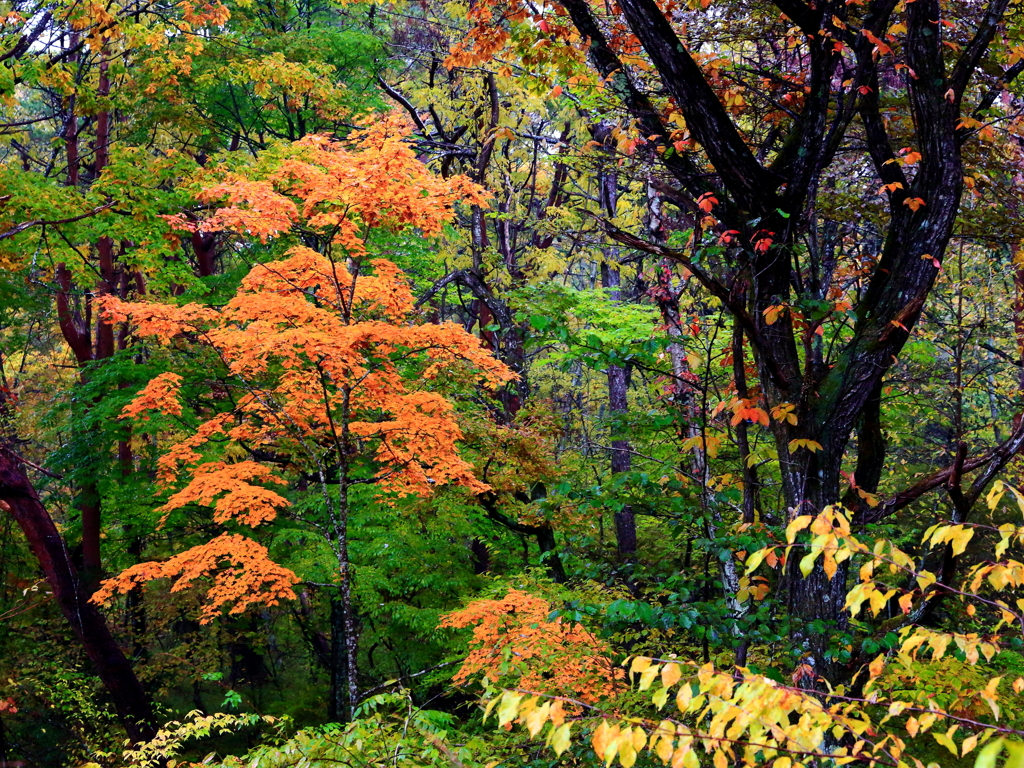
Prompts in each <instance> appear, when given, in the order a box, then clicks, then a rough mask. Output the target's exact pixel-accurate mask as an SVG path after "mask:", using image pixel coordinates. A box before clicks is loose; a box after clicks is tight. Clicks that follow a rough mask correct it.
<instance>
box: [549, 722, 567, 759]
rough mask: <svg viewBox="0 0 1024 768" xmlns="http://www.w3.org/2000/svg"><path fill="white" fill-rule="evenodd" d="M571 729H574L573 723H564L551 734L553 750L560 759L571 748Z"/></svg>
mask: <svg viewBox="0 0 1024 768" xmlns="http://www.w3.org/2000/svg"><path fill="white" fill-rule="evenodd" d="M570 728H572V723H563V724H562V725H560V726H559V727H558V728H555V729H554V731H552V733H551V748H552V749H553V750H555V754H556V755H558V756H559V757H561V756H562V753H563V752H565V750H567V749H568V748H569V744H570V739H569V736H570V734H569V730H570Z"/></svg>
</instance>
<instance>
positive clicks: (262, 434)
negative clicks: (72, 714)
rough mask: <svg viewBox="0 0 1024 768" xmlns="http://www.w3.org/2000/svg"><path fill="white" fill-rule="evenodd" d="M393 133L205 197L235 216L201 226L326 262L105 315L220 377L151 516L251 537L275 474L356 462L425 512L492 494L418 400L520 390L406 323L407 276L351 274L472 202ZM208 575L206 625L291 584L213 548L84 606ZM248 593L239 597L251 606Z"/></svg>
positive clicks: (167, 398) (428, 330)
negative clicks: (294, 239)
mask: <svg viewBox="0 0 1024 768" xmlns="http://www.w3.org/2000/svg"><path fill="white" fill-rule="evenodd" d="M400 128H401V126H400V124H399V122H398V121H396V120H393V119H386V120H382V121H380V122H379V123H378V124H375V125H374V126H372V127H369V128H367V129H366V130H364V131H362V132H361V133H360V134H358V136H357V138H356V142H355V146H354V148H349V147H347V146H345V145H342V144H340V143H338V142H331V141H328V140H327V139H323V138H320V137H310V138H307V139H305V140H303V141H301V142H297V143H296V145H294V147H293V149H294V150H295V152H296V153H297V154H295V155H294V156H289V157H288V158H287V159H286V160H285V161H284V162H282V163H280V164H279V165H278V166H275V167H274V168H273V169H272V171H271V172H270V174H269V178H258V179H255V180H253V179H244V178H241V177H237V176H234V177H232V178H231V179H229V180H228V181H227V182H224V183H222V184H219V185H217V186H215V187H213V188H212V189H210V190H208V191H207V193H206V194H205V198H206V199H208V200H213V199H222V200H223V199H226V201H227V203H228V205H227V206H226V207H223V208H221V209H219V210H217V211H215V212H214V213H213V214H212V216H211V217H210V219H208V220H207V221H206V222H203V223H201V224H200V225H199V226H200V227H202V228H205V229H225V228H229V229H233V230H235V231H237V232H239V233H241V234H249V235H251V236H254V237H258V238H261V239H267V238H269V237H271V236H276V235H278V234H281V233H282V232H283V231H284V230H286V229H288V228H289V227H290V226H291V225H292V224H294V223H301V224H302V225H303V226H304V227H305V228H307V229H313V230H316V231H318V232H319V234H320V235H321V237H322V239H323V240H324V241H325V242H329V243H330V244H331V245H330V246H328V247H327V248H325V251H326V254H322V253H318V252H316V251H314V250H312V249H310V248H308V247H305V246H294V247H292V248H291V249H290V250H288V251H287V254H286V256H285V258H283V259H281V260H279V261H274V262H270V263H267V264H258V265H256V266H255V267H253V268H252V270H251V271H250V272H249V274H248V275H247V276H246V277H245V278H244V279H243V280H242V282H241V285H240V286H239V288H238V291H237V293H236V294H235V296H234V297H233V298H232V299H231V300H230V301H229V302H228V303H227V304H226V305H224V306H223V307H221V308H212V307H207V306H203V305H199V304H188V305H185V306H180V307H178V306H169V305H164V304H157V303H151V302H143V303H129V302H124V301H121V300H119V299H117V298H115V297H112V296H109V295H108V296H106V297H104V298H103V299H102V300H101V302H102V305H103V310H104V313H105V315H106V317H107V318H108V319H109V320H112V321H116V322H132V323H133V324H134V325H135V326H136V333H137V334H138V335H139V336H150V337H154V338H155V339H156V340H158V341H159V342H161V343H164V344H170V343H188V344H199V345H204V346H207V347H209V348H210V349H212V350H213V351H214V352H215V353H216V355H217V357H218V358H219V359H220V360H221V361H222V362H223V365H224V368H225V372H224V374H223V375H222V377H221V379H222V380H221V381H220V382H218V383H217V385H216V386H215V387H214V388H213V389H212V390H211V391H210V395H211V400H210V402H211V403H216V402H220V403H221V404H222V405H223V407H224V408H225V409H226V410H225V412H223V413H219V414H216V415H214V416H212V417H210V418H208V419H207V420H206V421H204V422H202V423H201V424H200V425H199V426H198V427H197V428H196V429H195V431H194V432H193V433H192V434H191V435H188V436H186V437H185V438H184V439H181V440H179V441H178V442H177V443H176V444H175V445H173V446H172V447H171V448H170V449H169V450H168V451H166V453H165V454H164V456H162V457H161V458H160V459H159V460H158V468H159V473H158V477H159V479H160V482H161V483H162V484H163V485H165V486H170V485H173V484H175V483H176V482H177V481H178V479H179V476H180V475H182V474H184V475H185V478H182V479H184V480H185V486H184V488H182V489H181V490H179V491H178V492H177V493H174V494H173V495H172V496H171V497H170V499H169V500H168V501H167V503H166V504H165V505H164V506H163V507H162V508H161V509H162V511H164V512H170V511H172V510H174V509H178V508H181V507H184V506H186V505H189V504H199V505H204V506H212V508H213V520H214V521H215V522H217V523H222V524H223V523H228V522H235V523H241V524H243V525H247V526H250V527H256V526H259V525H261V524H263V523H265V522H268V521H270V520H272V519H274V517H275V516H276V515H277V512H278V510H279V509H281V508H283V507H285V506H287V504H288V501H287V499H285V498H284V496H282V495H280V494H278V493H276V492H274V491H272V490H269V489H268V488H266V487H264V486H265V485H266V484H267V483H277V484H285V480H284V479H283V478H282V477H281V476H280V474H279V473H280V472H281V468H282V467H283V466H286V465H287V466H290V467H294V468H297V469H299V470H300V471H316V470H318V469H319V470H321V471H322V470H323V468H324V467H326V466H332V465H335V464H336V463H337V462H338V460H339V457H340V456H349V457H352V456H355V455H356V454H359V455H362V456H363V457H365V458H367V459H370V460H372V461H373V462H374V463H375V467H376V468H377V475H376V481H377V484H378V487H379V488H380V489H381V491H382V492H384V493H390V494H394V495H397V496H404V495H419V496H426V495H429V494H430V493H432V492H433V489H434V487H437V486H440V485H444V484H446V483H456V484H459V485H462V486H464V487H466V488H468V489H469V490H470V491H471V492H473V493H481V492H483V491H486V490H488V489H489V486H487V485H485V484H484V483H482V482H480V481H479V480H478V479H477V478H476V477H475V475H474V472H473V467H472V465H471V464H469V463H468V462H467V461H465V460H464V459H462V458H461V457H460V456H459V451H458V442H459V441H460V440H461V439H462V432H461V430H460V428H459V425H458V422H457V421H456V418H455V413H454V409H453V408H452V405H451V404H450V403H449V402H448V401H447V400H446V399H445V398H444V397H442V396H441V395H439V394H437V393H436V392H431V391H428V390H427V389H425V386H426V385H428V384H429V382H431V381H432V380H434V379H437V378H439V377H442V376H446V377H451V376H452V375H453V374H460V372H461V374H460V375H470V376H474V377H475V378H476V379H478V380H480V381H481V382H482V383H483V384H485V385H487V386H497V385H499V384H501V383H503V382H506V381H509V380H510V379H512V378H514V376H515V374H514V373H513V372H512V371H511V370H510V369H509V368H507V367H506V366H505V365H504V364H502V363H501V362H499V361H498V360H496V359H495V358H494V357H493V356H492V355H491V353H490V352H489V351H487V350H486V349H484V348H483V347H482V346H481V344H480V341H479V339H477V338H476V337H475V336H472V335H471V334H469V333H467V332H466V331H465V330H464V329H463V328H462V327H461V326H460V325H457V324H455V323H440V324H432V323H428V324H417V323H416V322H415V320H416V316H415V306H414V300H413V295H412V292H411V290H410V287H409V284H408V281H407V279H406V277H405V275H404V273H403V272H402V271H401V270H400V269H399V268H398V267H397V266H396V265H395V264H393V263H391V262H390V261H387V260H385V259H368V258H367V259H364V258H362V257H363V256H364V254H365V253H366V243H365V239H364V238H365V236H366V234H367V233H368V228H387V229H389V230H395V231H397V230H401V229H409V228H414V229H415V230H417V231H418V232H420V233H422V234H424V235H430V234H436V233H438V232H439V231H440V229H441V227H442V226H443V225H444V224H445V223H446V222H447V221H449V220H450V219H451V218H452V216H453V215H454V212H453V207H452V206H453V205H454V204H455V202H456V201H458V200H461V199H465V200H469V201H472V202H474V203H476V204H480V203H482V202H483V201H482V198H481V191H480V189H479V188H478V187H476V186H475V185H473V184H472V183H471V182H469V181H468V180H467V179H465V178H462V177H459V178H455V179H448V180H443V179H438V178H435V177H434V176H432V175H431V174H430V173H429V172H428V171H427V169H426V167H425V166H423V165H422V163H419V162H418V161H417V160H416V158H415V155H414V154H413V153H412V151H411V150H410V149H409V147H408V145H407V144H406V143H405V142H404V140H403V139H404V135H405V134H404V133H403V131H402V130H401V129H400ZM180 381H181V379H180V377H178V376H177V375H175V374H163V375H162V376H159V377H157V378H156V379H154V380H153V381H152V382H150V383H149V384H148V385H147V386H146V387H145V388H144V389H143V390H142V391H141V392H140V393H139V395H138V396H137V397H136V399H135V400H134V401H133V402H132V403H131V404H130V405H129V406H128V407H127V408H125V410H124V414H123V415H124V416H126V417H131V418H140V417H141V418H145V414H146V413H147V412H149V411H160V412H163V413H168V414H172V413H173V414H176V415H180V414H181V410H182V408H181V403H180V402H179V400H178V385H179V384H180ZM257 449H261V450H263V451H265V452H266V453H270V454H272V455H274V456H275V461H274V463H269V462H268V463H261V462H259V461H255V460H245V461H228V460H225V457H232V456H237V455H239V454H252V453H253V452H254V451H255V450H257ZM211 452H213V453H215V454H216V455H211ZM276 457H280V458H276ZM346 460H350V459H346ZM215 545H216V546H215ZM233 547H234V549H233ZM224 559H228V560H231V562H232V563H233V568H232V569H231V570H229V571H227V572H225V571H219V570H218V569H219V568H220V563H221V561H222V560H224ZM250 569H251V571H252V572H251V573H248V570H250ZM202 574H206V575H212V576H213V578H214V588H213V591H212V592H211V595H210V597H211V604H210V606H208V608H207V614H206V615H212V614H211V613H210V612H211V611H216V610H217V609H218V608H219V607H221V606H224V605H226V604H227V603H229V602H232V601H236V602H235V606H234V607H233V608H232V609H231V610H232V611H236V610H239V609H240V608H239V606H242V607H244V606H246V605H249V604H251V603H253V602H260V601H262V602H276V601H277V600H279V599H280V598H281V597H282V596H291V591H290V587H289V586H288V585H289V584H290V583H294V580H295V577H294V575H293V574H291V573H290V572H288V571H286V570H284V569H282V568H279V567H278V566H275V565H274V564H273V563H270V562H269V560H267V558H266V551H265V550H263V549H262V548H260V547H258V545H256V544H255V543H253V542H252V541H251V540H249V539H247V538H244V537H241V536H222V537H220V538H218V539H215V540H214V541H213V542H210V543H209V544H206V545H203V546H200V547H196V548H194V549H192V550H189V551H188V552H185V553H182V554H181V555H177V556H176V557H174V558H172V559H171V560H170V561H168V562H166V563H144V564H141V565H138V566H135V567H134V568H132V569H129V570H128V571H126V572H125V573H124V574H122V575H121V576H120V577H118V578H116V579H112V580H109V581H107V582H105V583H104V586H103V589H102V590H100V592H99V593H98V594H97V595H96V596H95V599H96V600H97V601H102V600H106V599H109V598H110V597H111V596H112V595H113V594H115V593H117V592H119V591H122V592H123V591H125V589H129V588H130V587H131V586H132V585H133V584H138V583H142V582H144V581H148V580H150V579H155V578H163V577H171V578H173V577H176V576H177V577H179V578H178V581H177V582H175V585H174V587H173V588H174V589H175V590H177V589H180V588H182V586H183V585H187V584H190V583H192V582H194V581H195V580H196V579H197V578H198V577H199V576H200V575H202ZM225 574H227V575H225ZM289 579H291V581H289ZM243 586H244V587H245V588H246V589H249V590H250V591H249V592H247V593H246V594H245V595H244V596H243V595H242V594H241V591H240V590H241V588H242V587H243ZM259 590H264V592H263V594H262V595H261V594H258V593H259Z"/></svg>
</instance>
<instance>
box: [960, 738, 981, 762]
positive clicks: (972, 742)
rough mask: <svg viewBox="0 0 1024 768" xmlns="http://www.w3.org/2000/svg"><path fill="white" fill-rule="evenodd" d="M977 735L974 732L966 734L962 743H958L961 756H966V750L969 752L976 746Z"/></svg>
mask: <svg viewBox="0 0 1024 768" xmlns="http://www.w3.org/2000/svg"><path fill="white" fill-rule="evenodd" d="M978 735H979V734H977V733H976V734H974V735H973V736H968V737H967V738H966V739H964V743H963V744H961V745H960V756H961V757H964V756H966V755H967V753H968V752H970V751H971V750H972V749H974V748H975V747H976V746H978Z"/></svg>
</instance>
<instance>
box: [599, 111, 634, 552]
mask: <svg viewBox="0 0 1024 768" xmlns="http://www.w3.org/2000/svg"><path fill="white" fill-rule="evenodd" d="M610 130H611V126H610V125H608V124H605V123H601V124H599V125H597V126H595V128H594V130H593V133H594V138H595V139H596V140H597V141H600V142H601V143H605V144H606V143H607V142H608V141H610V135H609V134H610ZM609 154H611V153H609ZM614 162H615V160H614V155H612V156H611V157H610V158H608V159H604V160H602V165H601V168H600V170H599V171H598V176H597V183H598V197H599V199H600V201H601V208H602V209H603V210H604V213H605V215H607V216H608V217H609V218H614V217H615V215H616V211H617V209H618V206H619V191H618V184H619V180H618V174H617V173H616V172H615V170H614ZM617 258H618V249H617V248H607V249H605V254H604V261H603V262H602V263H601V284H602V285H603V287H604V288H605V289H607V291H608V298H609V299H610V300H611V301H614V302H619V301H621V300H622V290H621V278H620V275H619V268H618V261H617ZM606 375H607V379H608V412H609V415H610V416H611V420H612V432H613V434H614V432H617V431H620V430H621V429H622V427H623V424H622V421H623V420H624V419H625V417H626V415H627V414H628V413H629V382H628V380H627V376H626V369H625V367H624V366H621V365H614V364H611V365H609V366H608V368H607V374H606ZM610 447H611V471H612V474H613V475H617V474H620V473H622V472H629V471H630V469H632V465H633V462H632V446H630V444H629V440H624V439H622V438H615V437H613V438H612V440H611V446H610ZM615 542H616V545H617V549H618V553H619V557H620V558H622V559H623V560H627V561H629V560H634V559H635V558H636V545H637V542H636V516H635V515H634V513H633V509H632V507H630V506H629V505H628V504H627V505H625V506H623V507H622V508H621V509H620V510H618V511H617V512H616V513H615Z"/></svg>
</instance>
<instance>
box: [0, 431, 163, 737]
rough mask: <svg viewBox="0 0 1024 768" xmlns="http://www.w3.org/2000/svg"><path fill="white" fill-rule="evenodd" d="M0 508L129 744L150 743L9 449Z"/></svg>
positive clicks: (137, 694) (140, 695) (110, 650)
mask: <svg viewBox="0 0 1024 768" xmlns="http://www.w3.org/2000/svg"><path fill="white" fill-rule="evenodd" d="M0 506H2V507H3V509H4V511H6V512H8V513H9V514H10V515H11V516H12V517H13V518H14V520H15V522H17V524H18V526H19V527H20V528H21V530H22V533H24V535H25V538H26V540H27V541H28V544H29V547H30V549H31V550H32V554H33V555H34V556H35V558H36V560H37V561H38V563H39V567H40V569H41V570H42V572H43V575H44V576H45V577H46V581H47V583H48V584H49V585H50V589H52V590H53V595H54V598H55V599H56V601H57V604H58V605H59V606H60V610H61V613H63V614H64V618H66V619H67V621H68V623H69V624H70V625H71V629H72V631H74V633H75V636H76V637H77V638H78V641H79V642H80V643H81V644H82V647H83V648H84V649H85V652H86V654H88V656H89V659H90V661H92V664H93V666H94V668H95V669H96V673H97V674H98V675H99V677H100V680H102V681H103V685H104V687H105V688H106V689H107V692H108V693H109V694H110V698H111V699H112V700H113V703H114V707H115V709H116V710H117V714H118V717H119V718H120V720H121V723H122V725H123V726H124V728H125V730H126V731H127V732H128V736H129V737H130V738H131V739H132V741H134V742H139V741H146V740H148V739H151V738H153V736H154V735H155V734H156V719H155V717H154V715H153V709H152V705H151V703H150V700H149V697H148V696H147V695H146V692H145V691H144V690H143V688H142V685H141V684H140V683H139V679H138V678H137V677H136V676H135V672H134V671H133V670H132V667H131V664H129V662H128V659H127V658H126V657H125V655H124V653H123V652H122V650H121V648H120V647H119V646H118V644H117V642H116V641H115V640H114V637H113V635H112V634H111V633H110V628H109V627H108V626H107V623H106V621H105V620H104V619H103V616H102V615H101V614H100V612H99V610H98V609H97V608H96V606H95V605H93V604H92V603H90V602H89V599H88V597H89V596H88V594H87V593H86V591H85V590H84V588H83V585H82V581H81V579H80V578H79V575H78V573H77V571H76V570H75V567H74V565H73V564H72V562H71V556H70V553H69V552H68V548H67V545H66V544H65V542H64V539H63V538H61V536H60V534H59V533H58V532H57V526H56V525H54V523H53V520H52V519H51V517H50V515H49V513H48V512H47V511H46V508H45V507H44V506H43V504H42V502H41V501H40V500H39V496H38V494H37V493H36V490H35V488H34V487H33V486H32V484H31V483H30V482H29V479H28V476H27V475H26V473H25V465H24V464H23V463H22V462H21V461H20V460H19V459H18V458H17V457H16V455H15V454H14V453H13V451H12V449H11V448H10V447H9V446H3V447H2V448H0Z"/></svg>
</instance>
